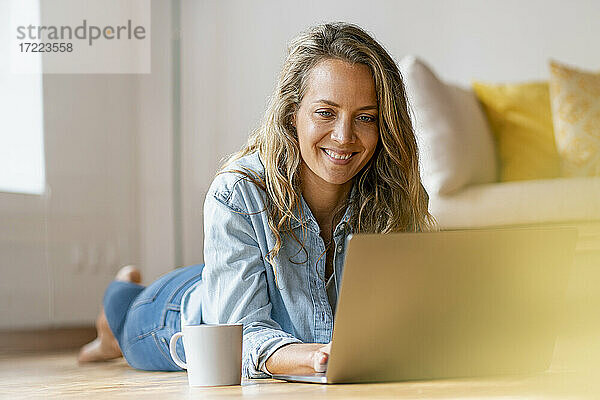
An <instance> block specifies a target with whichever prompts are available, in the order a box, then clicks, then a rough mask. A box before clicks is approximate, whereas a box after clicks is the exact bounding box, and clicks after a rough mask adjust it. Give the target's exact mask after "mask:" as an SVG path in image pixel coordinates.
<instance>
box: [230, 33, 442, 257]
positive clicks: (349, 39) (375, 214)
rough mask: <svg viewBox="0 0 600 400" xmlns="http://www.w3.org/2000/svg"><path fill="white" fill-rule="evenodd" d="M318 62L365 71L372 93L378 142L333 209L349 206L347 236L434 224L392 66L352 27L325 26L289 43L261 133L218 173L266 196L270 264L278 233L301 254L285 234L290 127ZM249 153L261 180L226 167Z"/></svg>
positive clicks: (295, 188)
mask: <svg viewBox="0 0 600 400" xmlns="http://www.w3.org/2000/svg"><path fill="white" fill-rule="evenodd" d="M326 59H338V60H343V61H346V62H349V63H351V64H355V63H359V64H364V65H366V66H368V67H369V68H370V70H371V73H372V75H373V80H374V83H375V90H376V92H377V103H378V107H379V118H378V123H379V137H380V140H379V141H378V144H377V147H376V149H375V153H374V154H373V156H372V158H371V159H370V160H369V162H368V163H367V164H366V165H365V166H364V168H363V169H362V170H361V171H359V172H358V174H357V175H356V176H355V177H354V178H353V179H354V185H356V189H357V190H356V192H355V195H354V196H352V199H350V198H348V199H347V202H346V204H345V205H344V207H343V208H340V211H341V212H344V211H345V210H344V209H345V208H346V207H348V206H349V207H351V217H350V219H349V221H348V225H349V227H350V229H351V230H352V232H354V233H389V232H419V231H427V230H431V229H435V221H434V219H433V217H432V216H431V215H430V214H429V212H428V210H427V206H428V195H427V192H426V191H425V189H424V188H423V185H422V184H421V179H420V176H419V162H418V153H417V143H416V139H415V135H414V131H413V127H412V124H411V120H410V116H409V111H408V102H407V99H406V94H405V90H404V84H403V82H402V77H401V75H400V71H399V70H398V66H397V65H396V63H395V62H394V60H393V59H392V58H391V57H390V55H389V54H388V53H387V52H386V50H385V49H384V48H383V47H382V46H381V45H380V44H379V43H378V42H377V41H375V39H373V38H372V37H371V36H370V35H369V34H368V33H366V32H365V31H364V30H362V29H361V28H359V27H358V26H356V25H352V24H348V23H343V22H335V23H326V24H323V25H318V26H315V27H312V28H310V29H308V30H307V31H305V32H303V33H301V34H300V35H299V36H298V37H296V38H295V39H293V40H292V41H291V42H290V44H289V46H288V55H287V58H286V60H285V63H284V65H283V68H282V70H281V73H280V75H279V80H278V82H277V86H276V88H275V91H274V93H273V95H272V96H271V98H270V102H269V105H268V108H267V110H266V112H265V116H264V119H263V122H262V124H261V126H260V127H259V128H258V129H256V130H255V131H254V132H252V134H251V135H250V137H249V138H248V142H247V143H246V145H245V146H244V147H243V148H242V149H241V150H240V151H239V152H237V153H235V154H233V155H231V156H230V157H229V158H228V159H227V160H226V161H225V163H224V165H223V166H222V167H221V169H220V171H219V173H224V172H236V173H240V174H242V175H244V176H245V177H246V178H247V179H249V180H251V181H252V182H254V184H256V185H257V186H258V187H259V188H261V189H262V190H264V191H265V192H266V199H267V200H266V209H267V212H268V223H269V227H270V229H271V231H272V232H273V235H274V236H275V239H276V243H275V246H274V248H273V249H272V250H270V252H269V254H268V256H269V258H270V259H269V260H268V261H269V262H271V263H272V260H273V259H274V258H275V257H276V256H277V254H278V253H279V250H280V249H281V247H282V239H281V235H282V234H283V233H287V234H289V235H290V236H291V237H293V238H294V240H296V241H297V242H298V243H299V244H300V246H301V248H302V249H304V246H303V242H302V241H300V240H299V239H298V237H297V236H296V235H295V234H294V232H293V231H292V229H291V222H292V221H293V220H296V221H298V222H302V205H301V200H300V199H301V191H300V163H301V156H300V146H299V143H298V135H297V132H296V130H295V128H294V127H293V126H292V120H293V116H294V114H295V112H296V110H297V109H298V108H299V106H300V102H301V101H302V98H303V96H304V93H305V92H306V89H307V80H308V77H309V74H310V71H311V70H312V68H313V67H314V66H315V65H317V64H318V63H319V62H321V61H323V60H326ZM256 151H258V153H259V156H260V158H261V160H262V162H263V164H264V167H265V171H264V179H263V178H262V177H261V176H259V175H258V174H257V173H256V172H255V171H251V170H243V171H241V170H228V169H227V168H228V165H229V164H231V163H232V162H233V161H235V160H237V159H239V158H241V157H243V156H245V155H247V154H250V153H253V152H256ZM294 210H297V211H298V214H300V218H299V217H297V216H296V215H295V214H294ZM263 211H264V210H263ZM304 251H305V252H306V249H304Z"/></svg>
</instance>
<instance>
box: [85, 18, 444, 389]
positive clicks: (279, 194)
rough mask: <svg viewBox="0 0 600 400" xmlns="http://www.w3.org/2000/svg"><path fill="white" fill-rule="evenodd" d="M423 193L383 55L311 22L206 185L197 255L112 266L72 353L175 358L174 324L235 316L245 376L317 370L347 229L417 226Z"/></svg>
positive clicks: (167, 363)
mask: <svg viewBox="0 0 600 400" xmlns="http://www.w3.org/2000/svg"><path fill="white" fill-rule="evenodd" d="M427 201H428V197H427V193H426V192H425V190H424V189H423V186H422V185H421V181H420V176H419V163H418V158H417V145H416V140H415V136H414V133H413V129H412V126H411V121H410V118H409V115H408V105H407V102H406V97H405V93H404V86H403V83H402V79H401V76H400V72H399V71H398V68H397V66H396V64H395V63H394V61H393V60H392V58H391V57H390V55H389V54H388V53H387V52H386V51H385V50H384V49H383V47H382V46H381V45H380V44H379V43H377V42H376V41H375V40H374V39H373V38H372V37H371V36H369V35H368V34H367V33H366V32H365V31H363V30H362V29H360V28H359V27H357V26H355V25H350V24H346V23H332V24H324V25H320V26H316V27H313V28H311V29H309V30H308V31H306V32H304V33H302V34H301V35H299V36H298V37H297V38H296V39H294V40H293V41H292V42H291V44H290V46H289V53H288V56H287V59H286V62H285V64H284V66H283V69H282V71H281V74H280V77H279V80H278V84H277V87H276V89H275V93H274V94H273V96H272V97H271V102H270V104H269V107H268V109H267V111H266V113H265V118H264V121H263V124H262V125H261V127H260V128H259V129H257V130H256V131H255V132H253V133H252V134H251V135H250V137H249V139H248V143H247V144H246V145H245V146H244V147H243V148H242V149H241V150H240V151H239V152H238V153H236V154H234V155H232V156H231V157H230V159H229V160H228V161H227V162H226V163H225V165H224V166H223V168H222V169H221V170H220V172H219V173H218V174H217V176H216V178H215V179H214V181H213V183H212V185H211V187H210V189H209V191H208V194H207V196H206V200H205V203H204V232H205V238H204V240H205V243H204V261H205V265H197V266H191V267H186V268H181V269H178V270H176V271H173V272H171V273H170V274H167V275H165V276H163V277H162V278H160V279H159V280H158V281H156V282H154V283H153V284H151V285H150V286H148V287H147V288H144V287H143V286H140V285H138V284H137V283H136V282H138V281H139V277H138V276H137V275H135V273H137V271H135V270H132V269H131V268H129V269H125V270H122V271H121V272H120V274H119V275H118V276H117V281H115V282H113V283H112V284H111V285H110V286H109V288H108V290H107V292H106V296H105V299H104V309H105V311H106V316H104V314H101V316H100V318H99V320H98V336H99V339H97V340H96V341H95V342H94V343H93V344H91V345H89V346H88V347H86V348H84V349H83V350H82V353H81V355H80V359H81V360H86V361H88V360H99V359H107V358H111V357H115V356H118V355H119V353H120V352H122V353H123V355H124V356H125V358H126V359H127V361H128V362H129V363H130V364H131V365H132V366H134V367H136V368H140V369H148V370H156V369H160V370H177V369H179V367H177V366H176V365H175V364H174V363H173V362H172V360H171V359H170V358H169V356H168V354H169V350H168V346H167V343H168V341H169V338H170V337H171V336H172V335H173V334H174V333H175V332H177V331H179V330H180V329H181V324H186V325H195V324H200V323H209V324H218V323H220V324H223V323H228V324H231V323H241V324H243V357H242V360H243V361H242V362H243V365H242V372H243V375H244V376H245V377H250V378H258V377H268V376H269V374H271V373H284V374H285V373H287V374H301V373H310V372H315V371H324V370H325V369H326V368H327V360H328V354H329V349H330V344H328V343H330V341H331V336H332V333H333V322H334V316H335V308H336V302H337V291H338V289H339V286H340V283H341V282H340V281H339V279H338V277H340V276H341V274H342V271H343V266H344V252H345V247H344V245H345V241H346V238H347V237H348V235H349V234H350V233H364V232H368V233H389V232H399V231H423V230H428V229H429V228H430V227H432V225H433V219H432V217H431V215H430V214H429V213H428V211H427ZM365 267H368V266H365ZM179 316H181V321H180V320H179ZM106 321H107V323H106ZM177 353H178V355H179V357H180V358H184V352H183V348H181V347H180V348H178V349H177Z"/></svg>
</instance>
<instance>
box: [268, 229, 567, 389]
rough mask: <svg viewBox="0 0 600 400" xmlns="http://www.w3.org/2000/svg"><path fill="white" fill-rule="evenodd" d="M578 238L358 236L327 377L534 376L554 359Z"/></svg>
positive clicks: (522, 232)
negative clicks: (531, 374)
mask: <svg viewBox="0 0 600 400" xmlns="http://www.w3.org/2000/svg"><path fill="white" fill-rule="evenodd" d="M576 240H577V230H576V229H574V228H528V229H523V228H522V229H496V230H464V231H461V230H457V231H441V232H427V233H395V234H386V235H380V234H357V235H352V236H350V237H349V238H348V240H347V250H346V259H345V265H344V272H343V277H342V284H341V288H340V293H339V298H338V303H337V310H336V317H335V326H334V330H333V338H332V346H331V353H330V357H329V361H328V366H327V372H325V373H314V374H310V375H282V374H275V375H273V378H276V379H283V380H287V381H294V382H313V383H358V382H390V381H404V380H423V379H438V378H453V377H473V376H487V375H500V374H530V373H537V372H542V371H545V370H546V369H547V368H548V367H549V365H550V362H551V360H552V355H553V351H554V344H555V341H556V336H557V329H558V324H559V322H560V316H561V313H562V311H563V308H564V295H565V292H566V288H567V283H568V279H569V272H570V269H571V266H572V263H573V256H574V251H575V243H576Z"/></svg>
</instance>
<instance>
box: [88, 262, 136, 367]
mask: <svg viewBox="0 0 600 400" xmlns="http://www.w3.org/2000/svg"><path fill="white" fill-rule="evenodd" d="M115 280H117V281H124V282H133V283H140V282H141V281H142V277H141V274H140V271H139V269H137V268H136V267H135V266H133V265H126V266H124V267H122V268H121V269H120V270H119V272H117V275H116V276H115ZM96 330H97V331H98V337H97V338H96V339H94V340H93V341H91V342H90V343H88V344H86V345H85V346H83V347H82V348H81V350H80V351H79V355H78V356H77V361H79V362H80V363H86V362H94V361H108V360H112V359H115V358H119V357H121V355H122V354H121V349H120V348H119V342H118V341H117V339H116V338H115V336H114V335H113V333H112V331H111V330H110V326H109V325H108V321H107V319H106V314H104V309H102V310H101V311H100V315H98V318H97V319H96Z"/></svg>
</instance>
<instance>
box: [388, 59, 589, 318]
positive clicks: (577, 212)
mask: <svg viewBox="0 0 600 400" xmlns="http://www.w3.org/2000/svg"><path fill="white" fill-rule="evenodd" d="M400 70H401V73H402V75H403V78H404V82H405V86H406V90H407V96H408V100H409V103H410V104H411V107H412V114H413V123H414V126H415V133H416V135H417V140H418V143H419V148H420V150H419V151H420V158H421V171H422V178H423V184H424V186H425V188H426V189H427V191H428V193H429V196H430V199H429V209H430V212H431V213H432V214H433V215H434V217H435V218H436V220H437V222H438V225H439V227H440V228H441V229H481V228H497V227H519V226H532V225H536V226H540V225H542V226H575V227H577V228H578V232H579V240H578V243H577V247H576V256H575V262H574V268H573V272H572V274H571V279H570V282H569V289H568V295H567V299H568V307H569V313H568V314H569V319H568V323H567V324H566V325H567V326H570V327H573V328H575V329H580V328H581V327H582V326H585V327H589V326H590V325H595V324H591V322H597V323H598V326H600V311H599V310H600V177H589V178H556V179H544V180H530V181H515V182H498V181H497V175H498V165H497V164H498V163H497V159H498V157H497V155H496V150H495V140H494V138H493V135H492V133H491V130H490V127H489V126H488V123H487V120H486V117H485V114H484V111H483V109H482V108H481V106H480V105H479V103H478V102H477V99H476V96H475V94H474V93H473V92H472V90H470V89H469V88H462V87H458V86H455V85H450V84H447V83H444V82H442V81H441V80H439V79H438V78H437V76H436V75H435V74H434V73H433V72H432V71H431V69H430V68H429V67H428V66H427V65H425V64H424V63H423V62H422V61H420V60H419V59H418V58H416V57H413V56H407V57H405V58H404V59H403V60H402V61H401V62H400Z"/></svg>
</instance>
